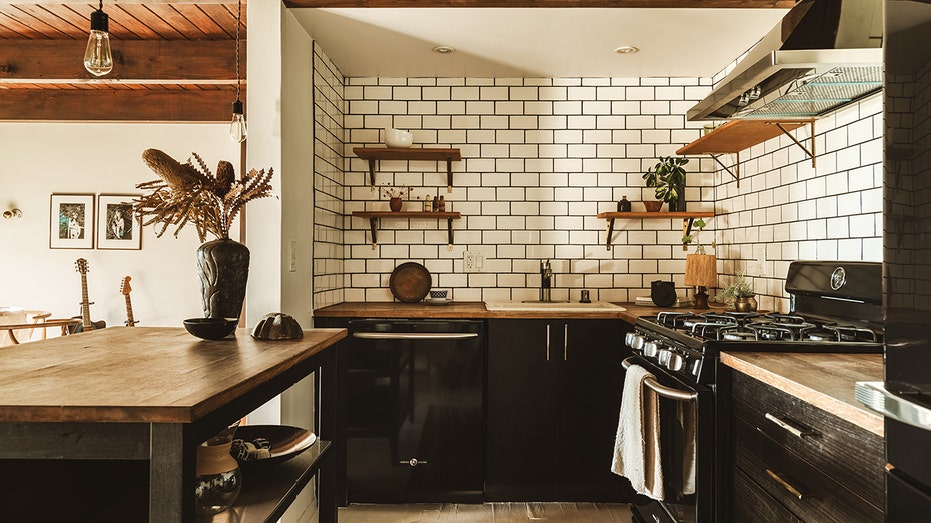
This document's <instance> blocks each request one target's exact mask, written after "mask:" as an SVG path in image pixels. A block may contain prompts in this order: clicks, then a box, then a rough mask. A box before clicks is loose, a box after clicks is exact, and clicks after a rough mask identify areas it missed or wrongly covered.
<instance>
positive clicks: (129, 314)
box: [123, 294, 139, 327]
mask: <svg viewBox="0 0 931 523" xmlns="http://www.w3.org/2000/svg"><path fill="white" fill-rule="evenodd" d="M123 298H124V299H125V300H126V325H127V326H128V327H134V326H135V325H136V324H137V323H139V322H138V321H136V320H135V319H133V302H132V300H130V299H129V294H124V295H123Z"/></svg>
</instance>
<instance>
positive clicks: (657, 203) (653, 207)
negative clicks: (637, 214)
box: [643, 200, 663, 212]
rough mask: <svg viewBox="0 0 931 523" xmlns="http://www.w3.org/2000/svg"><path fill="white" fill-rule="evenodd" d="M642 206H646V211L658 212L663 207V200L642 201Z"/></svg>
mask: <svg viewBox="0 0 931 523" xmlns="http://www.w3.org/2000/svg"><path fill="white" fill-rule="evenodd" d="M643 206H644V207H645V208H646V210H647V212H658V211H659V210H660V209H662V208H663V202H662V201H661V200H652V201H646V202H643Z"/></svg>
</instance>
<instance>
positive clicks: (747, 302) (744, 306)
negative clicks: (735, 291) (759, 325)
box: [734, 296, 756, 312]
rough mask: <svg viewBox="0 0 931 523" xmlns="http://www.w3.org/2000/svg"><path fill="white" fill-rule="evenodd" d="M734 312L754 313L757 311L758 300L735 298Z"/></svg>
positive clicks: (751, 297)
mask: <svg viewBox="0 0 931 523" xmlns="http://www.w3.org/2000/svg"><path fill="white" fill-rule="evenodd" d="M734 310H735V311H737V312H753V311H755V310H756V298H754V297H753V296H750V297H749V298H734Z"/></svg>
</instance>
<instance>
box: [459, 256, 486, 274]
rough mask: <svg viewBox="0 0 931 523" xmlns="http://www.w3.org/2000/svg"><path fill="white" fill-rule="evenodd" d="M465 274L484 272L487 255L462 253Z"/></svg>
mask: <svg viewBox="0 0 931 523" xmlns="http://www.w3.org/2000/svg"><path fill="white" fill-rule="evenodd" d="M462 271H463V272H484V271H485V255H484V254H482V252H480V251H464V252H463V253H462Z"/></svg>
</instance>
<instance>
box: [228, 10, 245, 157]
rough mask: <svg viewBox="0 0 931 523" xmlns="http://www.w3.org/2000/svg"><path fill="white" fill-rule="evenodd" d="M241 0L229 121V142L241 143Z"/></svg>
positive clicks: (238, 11)
mask: <svg viewBox="0 0 931 523" xmlns="http://www.w3.org/2000/svg"><path fill="white" fill-rule="evenodd" d="M241 21H242V0H239V1H238V2H237V3H236V101H235V102H233V119H232V120H231V121H230V130H229V136H230V140H233V141H234V142H238V143H242V142H243V141H244V140H245V139H246V117H245V115H244V114H243V110H242V101H241V100H240V99H239V90H240V86H241V83H242V82H241V79H240V76H239V27H240V25H242V22H241Z"/></svg>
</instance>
